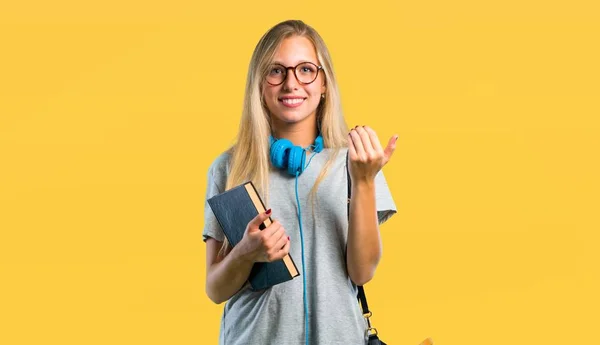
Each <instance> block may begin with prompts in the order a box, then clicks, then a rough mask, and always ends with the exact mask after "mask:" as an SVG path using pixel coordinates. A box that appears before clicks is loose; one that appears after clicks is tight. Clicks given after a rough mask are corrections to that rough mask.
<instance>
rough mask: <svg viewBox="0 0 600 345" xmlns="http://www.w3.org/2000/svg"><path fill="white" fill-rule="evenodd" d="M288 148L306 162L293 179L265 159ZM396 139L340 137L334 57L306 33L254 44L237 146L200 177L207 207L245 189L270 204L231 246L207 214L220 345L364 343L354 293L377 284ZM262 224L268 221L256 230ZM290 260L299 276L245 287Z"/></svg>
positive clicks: (359, 132) (362, 134)
mask: <svg viewBox="0 0 600 345" xmlns="http://www.w3.org/2000/svg"><path fill="white" fill-rule="evenodd" d="M319 136H320V137H321V138H322V141H323V145H322V146H324V148H323V149H322V150H321V148H320V146H321V145H319V140H316V138H317V137H319ZM285 139H287V140H290V141H291V143H293V145H296V146H300V147H302V148H303V149H304V150H305V152H306V164H305V165H303V166H302V168H299V169H297V170H296V171H290V169H287V168H286V167H284V168H283V169H281V168H277V167H275V166H274V164H273V162H272V161H271V158H270V155H271V152H270V148H271V146H272V143H273V142H275V141H277V140H285ZM396 140H397V136H394V137H392V138H391V139H390V140H389V143H388V144H387V146H386V147H385V148H382V146H381V144H380V141H379V139H378V137H377V135H376V133H375V132H374V131H373V130H372V129H371V128H369V127H367V126H356V127H354V128H352V129H351V130H350V131H348V127H347V126H346V123H345V121H344V118H343V116H342V112H341V107H340V97H339V92H338V86H337V82H336V78H335V75H334V72H333V65H332V61H331V57H330V56H329V52H328V50H327V47H326V46H325V43H324V42H323V39H322V38H321V37H320V36H319V34H318V33H317V32H316V31H315V30H314V29H313V28H312V27H310V26H308V25H306V24H304V23H303V22H301V21H295V20H294V21H285V22H282V23H279V24H277V25H276V26H274V27H273V28H271V29H270V30H269V31H268V32H267V33H266V34H265V35H264V36H263V37H262V38H261V39H260V41H259V42H258V44H257V46H256V48H255V50H254V53H253V55H252V59H251V61H250V66H249V70H248V76H247V84H246V93H245V100H244V109H243V113H242V118H241V122H240V127H239V133H238V136H237V141H236V143H235V144H234V145H233V146H232V147H231V148H230V149H229V150H227V151H226V152H224V153H223V154H221V155H220V156H219V157H217V158H216V159H215V161H214V162H213V163H212V165H211V166H210V169H209V172H208V186H207V193H206V198H207V199H208V198H210V197H212V196H213V195H216V194H218V193H221V192H224V191H225V190H228V189H230V188H233V187H235V186H237V185H239V184H241V183H243V182H246V181H249V180H250V181H252V182H253V183H254V185H255V186H256V187H257V189H258V191H259V193H260V194H261V196H262V197H263V200H264V201H265V204H266V205H268V206H267V207H270V210H268V211H267V212H268V213H263V214H259V215H258V216H257V217H256V218H255V219H254V220H253V221H251V222H250V223H249V224H248V226H247V228H246V232H245V233H244V237H243V239H242V240H241V242H239V243H238V244H237V245H236V246H235V247H233V248H232V247H231V246H230V245H229V243H227V240H226V239H225V237H224V235H223V231H222V230H221V228H220V227H219V224H218V223H217V221H216V219H215V217H214V215H213V213H212V211H211V209H210V207H209V206H208V204H207V205H206V206H205V210H204V214H205V227H204V231H203V238H204V241H205V242H206V272H207V275H206V293H207V295H208V296H209V298H210V299H211V300H212V301H214V302H215V303H222V302H224V301H227V303H226V305H225V308H224V312H223V315H222V319H221V332H220V337H219V339H220V344H227V345H237V344H244V345H246V344H290V345H301V344H306V343H310V344H315V345H316V344H343V345H349V344H365V343H366V339H367V336H366V330H367V326H366V322H365V320H364V318H363V315H362V311H361V309H360V307H359V305H358V303H357V299H356V295H357V288H356V285H362V284H365V283H366V282H368V281H369V280H371V278H372V277H373V275H374V273H375V268H376V267H377V264H378V262H379V259H380V258H381V253H382V245H381V238H380V235H379V224H381V223H383V222H384V221H386V220H387V219H388V218H389V217H390V216H392V215H393V214H394V213H395V212H396V206H395V204H394V201H393V199H392V197H391V195H390V192H389V189H388V187H387V184H386V182H385V178H384V176H383V173H382V172H381V168H382V167H383V166H384V165H385V164H386V163H387V162H388V161H389V160H390V157H391V156H392V153H393V151H394V149H395V144H396ZM346 154H348V161H349V163H348V166H349V173H350V177H351V179H350V180H351V181H348V179H347V177H346V176H347V175H346ZM284 164H285V162H284ZM348 183H351V186H352V197H351V201H350V212H349V215H350V219H349V221H348V218H347V217H348V212H347V202H348V201H347V192H348V189H347V188H348ZM298 201H299V205H298ZM269 216H271V217H272V219H273V220H274V222H273V224H271V225H270V226H269V227H267V228H266V229H264V230H262V231H261V230H259V226H260V224H261V223H262V222H263V221H264V220H266V219H267V218H268V217H269ZM301 227H302V229H301ZM301 230H302V232H301ZM288 253H289V254H290V255H291V257H292V258H293V259H294V261H295V262H296V265H297V266H298V269H299V271H300V272H304V273H303V274H301V276H300V277H296V278H294V279H292V280H290V281H287V282H285V283H281V284H278V285H274V286H272V287H270V288H268V289H265V290H261V291H252V290H250V289H249V284H247V279H248V275H249V273H250V270H251V268H252V266H253V264H254V263H255V262H269V261H275V260H279V259H281V258H283V257H284V256H285V255H286V254H288ZM302 261H304V266H303V265H302V264H301V262H302Z"/></svg>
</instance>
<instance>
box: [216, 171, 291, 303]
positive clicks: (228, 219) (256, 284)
mask: <svg viewBox="0 0 600 345" xmlns="http://www.w3.org/2000/svg"><path fill="white" fill-rule="evenodd" d="M208 205H209V206H210V208H211V209H212V211H213V213H214V214H215V217H216V218H217V221H218V222H219V225H220V226H221V229H223V233H224V234H225V237H227V240H228V241H229V243H230V244H231V245H232V246H235V245H237V244H238V243H239V242H240V241H241V240H242V237H243V236H244V232H245V231H246V226H247V225H248V223H249V222H250V221H251V220H252V219H253V218H254V217H256V215H258V214H259V213H260V212H266V209H265V205H264V203H263V201H262V199H261V198H260V195H258V192H257V191H256V188H255V187H254V185H253V184H252V182H245V183H243V184H241V185H239V186H237V187H234V188H232V189H230V190H227V191H225V192H223V193H221V194H218V195H215V196H213V197H212V198H210V199H208ZM272 222H273V220H272V219H271V218H270V217H269V218H268V219H267V220H265V221H264V223H263V224H262V225H261V227H260V229H261V230H262V229H264V228H266V227H267V226H269V225H271V223H272ZM299 275H300V273H299V272H298V269H297V268H296V264H295V263H294V261H293V260H292V257H291V256H290V255H289V254H288V255H286V256H285V257H284V258H283V259H281V260H277V261H273V262H256V263H254V266H253V267H252V271H250V276H249V277H248V281H249V282H250V287H251V289H252V290H254V291H256V290H262V289H266V288H268V287H271V286H273V285H276V284H280V283H283V282H286V281H288V280H292V279H293V278H294V277H297V276H299Z"/></svg>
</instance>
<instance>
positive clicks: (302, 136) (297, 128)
mask: <svg viewBox="0 0 600 345" xmlns="http://www.w3.org/2000/svg"><path fill="white" fill-rule="evenodd" d="M310 120H312V121H310ZM273 131H274V133H273V136H275V138H278V139H281V138H286V139H288V140H289V141H291V142H292V143H293V144H294V145H298V146H302V147H308V146H310V145H312V144H314V142H315V138H316V137H317V134H318V130H317V123H316V121H314V118H312V119H311V118H310V117H309V118H306V119H305V121H302V122H297V123H281V122H279V123H275V121H273Z"/></svg>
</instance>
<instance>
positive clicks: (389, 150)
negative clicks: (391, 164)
mask: <svg viewBox="0 0 600 345" xmlns="http://www.w3.org/2000/svg"><path fill="white" fill-rule="evenodd" d="M397 140H398V135H397V134H396V135H394V136H392V137H391V138H390V141H389V142H388V144H387V146H386V147H385V150H383V155H384V162H385V163H387V162H388V161H389V160H390V158H392V154H393V153H394V150H395V149H396V141H397ZM385 163H383V164H385Z"/></svg>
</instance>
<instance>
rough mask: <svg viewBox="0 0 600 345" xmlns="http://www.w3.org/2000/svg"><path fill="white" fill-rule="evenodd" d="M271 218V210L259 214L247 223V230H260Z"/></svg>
mask: <svg viewBox="0 0 600 345" xmlns="http://www.w3.org/2000/svg"><path fill="white" fill-rule="evenodd" d="M270 216H271V209H268V210H267V211H265V212H261V213H259V214H257V215H256V217H254V218H253V219H252V220H251V221H250V223H248V229H259V230H262V229H261V225H262V224H263V223H264V222H265V220H267V219H268V218H269V217H270Z"/></svg>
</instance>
